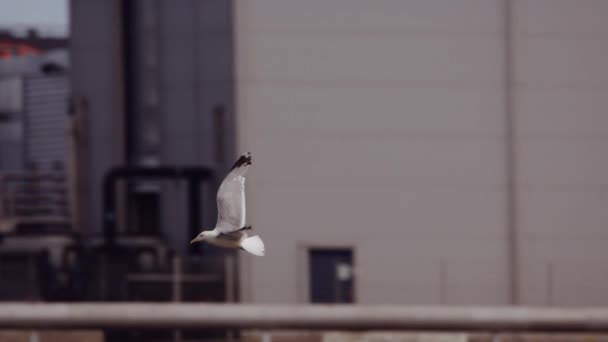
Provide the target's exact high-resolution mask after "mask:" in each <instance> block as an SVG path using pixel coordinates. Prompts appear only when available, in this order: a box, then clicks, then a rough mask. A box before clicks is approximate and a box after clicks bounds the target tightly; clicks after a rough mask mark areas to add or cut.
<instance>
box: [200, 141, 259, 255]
mask: <svg viewBox="0 0 608 342" xmlns="http://www.w3.org/2000/svg"><path fill="white" fill-rule="evenodd" d="M250 165H251V153H250V152H247V153H245V154H243V155H242V156H240V157H239V159H238V160H237V161H236V162H235V163H234V165H233V166H232V169H230V172H229V173H228V175H227V176H226V178H224V180H223V181H222V184H221V185H220V188H219V190H218V191H217V210H218V215H217V223H216V224H215V228H213V230H204V231H202V232H201V233H200V234H198V235H197V236H196V237H195V238H194V239H192V241H191V242H190V243H196V242H200V241H205V242H208V243H210V244H212V245H215V246H219V247H226V248H240V249H243V250H245V251H247V252H249V253H251V254H253V255H257V256H263V255H264V242H263V241H262V239H261V238H260V237H259V236H257V235H254V236H249V232H250V231H251V226H247V225H246V224H245V173H246V172H247V169H248V168H249V166H250Z"/></svg>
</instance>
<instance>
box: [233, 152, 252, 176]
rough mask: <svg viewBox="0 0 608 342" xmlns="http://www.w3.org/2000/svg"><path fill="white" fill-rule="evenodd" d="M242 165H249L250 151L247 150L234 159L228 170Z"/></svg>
mask: <svg viewBox="0 0 608 342" xmlns="http://www.w3.org/2000/svg"><path fill="white" fill-rule="evenodd" d="M243 165H251V152H247V153H245V154H243V155H241V156H240V157H239V159H237V160H236V162H235V163H234V165H232V168H231V169H230V171H232V170H234V169H236V168H237V167H241V166H243Z"/></svg>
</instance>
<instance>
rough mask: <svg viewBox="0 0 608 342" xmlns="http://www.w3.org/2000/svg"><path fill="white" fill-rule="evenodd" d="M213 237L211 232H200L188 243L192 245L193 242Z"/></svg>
mask: <svg viewBox="0 0 608 342" xmlns="http://www.w3.org/2000/svg"><path fill="white" fill-rule="evenodd" d="M213 236H214V234H213V232H212V231H209V230H205V231H202V232H201V233H200V234H198V235H197V236H196V237H195V238H194V239H192V241H190V243H191V244H193V243H195V242H200V241H205V240H207V239H209V238H211V237H213Z"/></svg>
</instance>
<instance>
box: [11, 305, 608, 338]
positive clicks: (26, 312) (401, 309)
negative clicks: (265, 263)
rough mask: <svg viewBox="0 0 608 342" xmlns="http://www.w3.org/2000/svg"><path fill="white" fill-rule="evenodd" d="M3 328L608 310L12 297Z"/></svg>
mask: <svg viewBox="0 0 608 342" xmlns="http://www.w3.org/2000/svg"><path fill="white" fill-rule="evenodd" d="M0 328H53V329H56V328H63V329H79V328H118V329H122V328H143V329H148V328H149V329H152V328H154V329H160V328H167V329H169V328H180V329H204V328H251V329H306V330H311V329H326V330H331V329H333V330H338V329H341V330H425V331H520V332H523V331H525V332H533V331H542V332H608V308H606V309H600V308H594V309H557V308H527V307H501V308H496V307H410V306H365V305H353V306H349V305H255V304H187V303H179V304H175V303H166V304H165V303H120V304H109V303H105V304H98V303H95V304H93V303H79V304H23V303H5V304H0Z"/></svg>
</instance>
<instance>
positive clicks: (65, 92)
mask: <svg viewBox="0 0 608 342" xmlns="http://www.w3.org/2000/svg"><path fill="white" fill-rule="evenodd" d="M68 96H69V86H68V79H67V77H66V76H65V75H60V76H30V77H27V78H25V82H24V114H25V132H24V133H25V155H26V157H25V160H26V163H27V162H31V163H33V164H34V165H36V167H37V168H39V169H42V170H47V169H49V168H51V166H52V165H53V163H55V162H61V163H63V162H64V161H65V154H66V129H67V119H68V117H67V110H68V108H67V106H68Z"/></svg>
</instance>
